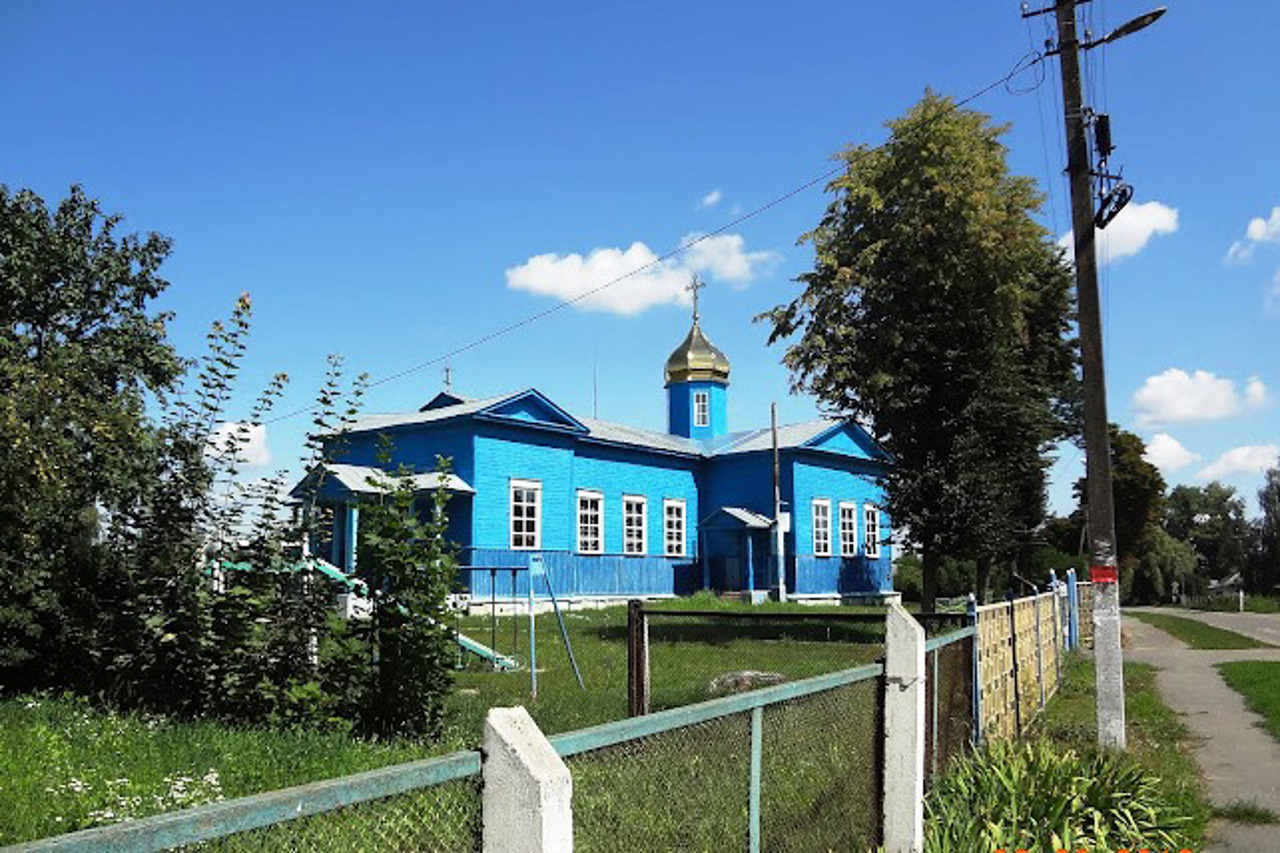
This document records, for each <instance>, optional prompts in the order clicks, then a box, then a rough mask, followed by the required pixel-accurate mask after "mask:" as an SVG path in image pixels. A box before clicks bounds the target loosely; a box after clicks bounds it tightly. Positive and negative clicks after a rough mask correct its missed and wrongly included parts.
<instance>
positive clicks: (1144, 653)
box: [1124, 614, 1280, 851]
mask: <svg viewBox="0 0 1280 853" xmlns="http://www.w3.org/2000/svg"><path fill="white" fill-rule="evenodd" d="M1226 615H1230V614H1226ZM1246 615H1251V614H1246ZM1124 627H1125V629H1126V631H1127V632H1128V633H1129V634H1130V635H1131V637H1132V640H1131V644H1130V647H1129V648H1128V649H1126V650H1125V656H1126V659H1128V660H1132V661H1135V662H1139V663H1147V664H1151V665H1153V666H1155V667H1157V668H1158V669H1159V672H1158V673H1157V674H1156V684H1157V687H1158V688H1159V690H1160V693H1161V695H1162V696H1163V697H1164V700H1165V702H1166V703H1167V704H1168V705H1169V707H1171V708H1173V709H1174V710H1175V711H1177V712H1178V713H1180V714H1181V715H1183V717H1184V718H1185V721H1186V724H1187V726H1188V728H1190V729H1191V732H1192V734H1194V735H1195V737H1196V740H1197V741H1198V742H1197V744H1196V745H1195V746H1194V747H1193V752H1194V754H1195V758H1196V761H1197V763H1199V765H1200V768H1201V770H1202V771H1203V772H1204V775H1205V778H1206V780H1207V781H1208V785H1209V799H1210V800H1211V801H1212V802H1213V804H1214V805H1227V804H1229V803H1233V802H1237V801H1244V802H1252V803H1257V804H1258V805H1260V806H1263V807H1265V808H1268V809H1271V810H1272V811H1273V812H1276V813H1277V814H1280V743H1277V742H1276V741H1275V740H1274V739H1272V737H1271V736H1270V735H1269V734H1267V732H1266V731H1264V730H1263V729H1261V728H1259V727H1258V723H1260V722H1261V718H1260V717H1259V716H1258V715H1257V714H1254V713H1253V712H1252V711H1250V710H1248V709H1247V708H1246V707H1245V705H1244V700H1243V699H1242V698H1241V696H1240V694H1238V693H1236V692H1235V691H1234V690H1232V689H1231V688H1229V687H1227V685H1226V683H1225V682H1223V680H1222V677H1221V676H1220V675H1219V674H1218V671H1217V670H1216V669H1214V665H1215V664H1217V663H1222V662H1225V661H1233V660H1271V661H1277V662H1280V648H1278V649H1242V650H1238V651H1196V650H1194V649H1190V648H1188V647H1187V646H1186V645H1185V644H1184V643H1182V642H1180V641H1178V640H1175V639H1174V638H1173V637H1171V636H1169V635H1168V634H1166V633H1165V632H1163V631H1161V630H1159V629H1158V628H1153V627H1151V626H1150V625H1147V624H1146V623H1144V622H1139V621H1138V620H1136V619H1132V618H1127V619H1125V620H1124ZM1222 627H1229V626H1227V625H1223V626H1222ZM1232 630H1234V629H1232ZM1242 633H1243V632H1242ZM1206 850H1209V851H1220V850H1230V851H1242V850H1251V851H1276V850H1280V826H1263V827H1254V826H1241V825H1238V824H1226V823H1216V824H1215V826H1214V827H1213V828H1212V843H1211V844H1210V846H1209V847H1207V848H1206Z"/></svg>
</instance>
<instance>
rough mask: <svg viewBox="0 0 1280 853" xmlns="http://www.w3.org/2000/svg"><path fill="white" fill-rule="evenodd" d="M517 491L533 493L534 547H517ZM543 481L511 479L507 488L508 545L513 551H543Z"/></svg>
mask: <svg viewBox="0 0 1280 853" xmlns="http://www.w3.org/2000/svg"><path fill="white" fill-rule="evenodd" d="M516 489H529V490H531V491H532V492H533V545H516V514H515V506H516ZM542 520H543V519H542V481H541V480H517V479H516V478H514V477H513V478H511V484H510V485H509V486H508V488H507V544H508V545H510V546H511V550H512V551H540V550H542Z"/></svg>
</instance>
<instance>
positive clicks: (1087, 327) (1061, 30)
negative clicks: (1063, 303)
mask: <svg viewBox="0 0 1280 853" xmlns="http://www.w3.org/2000/svg"><path fill="white" fill-rule="evenodd" d="M1084 1H1085V2H1087V0H1084ZM1077 5H1078V0H1058V2H1057V3H1056V4H1055V5H1054V6H1053V7H1052V11H1053V12H1054V13H1055V14H1056V16H1057V23H1058V45H1057V51H1056V52H1057V53H1058V56H1059V58H1060V59H1061V60H1062V104H1063V109H1064V112H1065V119H1066V127H1067V172H1068V175H1069V176H1070V180H1071V230H1072V235H1073V238H1074V241H1075V272H1076V298H1077V300H1078V303H1079V309H1080V355H1081V363H1082V368H1083V374H1084V443H1085V464H1086V465H1087V488H1086V497H1087V502H1088V521H1089V544H1090V550H1089V553H1090V557H1089V574H1090V580H1092V581H1093V584H1094V588H1093V589H1094V608H1093V625H1094V629H1093V637H1094V640H1093V649H1094V660H1095V663H1096V670H1097V713H1098V742H1099V743H1100V744H1101V745H1102V746H1103V747H1107V748H1112V749H1124V748H1125V741H1126V738H1125V719H1124V659H1123V654H1122V652H1121V650H1120V585H1119V583H1118V580H1119V576H1118V567H1117V563H1116V533H1115V509H1114V507H1113V504H1112V494H1111V440H1110V434H1109V432H1108V421H1107V385H1106V378H1105V375H1104V371H1103V358H1102V320H1101V317H1100V315H1099V311H1098V262H1097V257H1096V253H1095V248H1096V246H1095V243H1094V213H1093V192H1092V182H1091V167H1090V157H1089V145H1088V141H1087V139H1086V138H1085V111H1084V105H1083V104H1082V103H1081V100H1082V99H1081V94H1080V51H1081V50H1082V49H1087V48H1089V47H1093V46H1096V45H1099V44H1104V43H1106V42H1109V41H1112V40H1113V39H1116V38H1119V37H1121V36H1123V35H1128V34H1129V33H1130V32H1135V31H1136V30H1138V29H1141V28H1142V27H1144V26H1147V25H1148V24H1150V23H1151V22H1152V21H1154V20H1155V19H1156V18H1158V17H1160V15H1161V14H1163V11H1164V10H1163V9H1160V10H1158V11H1157V12H1155V13H1152V14H1148V15H1146V16H1143V18H1139V19H1135V20H1134V21H1132V22H1130V23H1129V24H1126V25H1125V26H1123V27H1121V28H1119V29H1118V30H1116V31H1115V32H1113V33H1111V34H1110V35H1108V36H1107V37H1106V38H1104V39H1101V40H1099V41H1096V42H1090V43H1087V44H1084V45H1082V44H1081V43H1080V40H1079V38H1078V37H1077V35H1076V6H1077ZM1048 11H1050V10H1049V9H1044V10H1041V12H1048ZM1023 14H1024V16H1025V15H1028V14H1039V13H1027V12H1024V13H1023ZM1126 200H1127V199H1126ZM1105 224H1106V222H1105V221H1104V222H1103V225H1105Z"/></svg>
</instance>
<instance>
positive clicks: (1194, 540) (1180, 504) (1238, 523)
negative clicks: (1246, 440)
mask: <svg viewBox="0 0 1280 853" xmlns="http://www.w3.org/2000/svg"><path fill="white" fill-rule="evenodd" d="M1165 529H1166V530H1168V531H1169V533H1170V534H1171V535H1173V536H1175V537H1177V538H1178V539H1181V540H1183V541H1184V542H1187V543H1189V544H1190V545H1191V547H1192V548H1194V549H1195V551H1196V555H1197V556H1198V558H1199V561H1200V575H1201V578H1202V579H1209V578H1213V579H1220V578H1225V577H1228V576H1229V575H1231V574H1233V573H1235V572H1244V570H1245V562H1246V559H1247V557H1248V553H1249V540H1250V535H1249V525H1248V522H1247V521H1246V520H1245V517H1244V500H1243V498H1241V497H1240V496H1239V495H1237V494H1236V490H1235V488H1234V487H1232V486H1228V485H1225V484H1223V483H1219V482H1217V481H1216V480H1215V481H1214V482H1212V483H1209V484H1208V485H1207V486H1177V487H1176V488H1174V490H1173V491H1172V492H1170V493H1169V501H1168V508H1167V509H1166V511H1165Z"/></svg>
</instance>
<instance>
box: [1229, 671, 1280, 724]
mask: <svg viewBox="0 0 1280 853" xmlns="http://www.w3.org/2000/svg"><path fill="white" fill-rule="evenodd" d="M1218 671H1219V672H1221V673H1222V679H1223V680H1224V681H1226V682H1227V686H1228V687H1230V688H1231V689H1232V690H1234V691H1236V692H1237V693H1239V694H1240V695H1241V696H1243V697H1244V703H1245V704H1246V705H1248V706H1249V710H1251V711H1253V712H1254V713H1255V714H1258V715H1260V716H1261V717H1262V719H1263V720H1265V721H1266V722H1265V725H1266V729H1267V731H1268V732H1270V733H1271V736H1272V737H1273V738H1275V739H1276V740H1280V662H1276V661H1262V660H1242V661H1234V662H1232V663H1220V664H1218Z"/></svg>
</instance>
